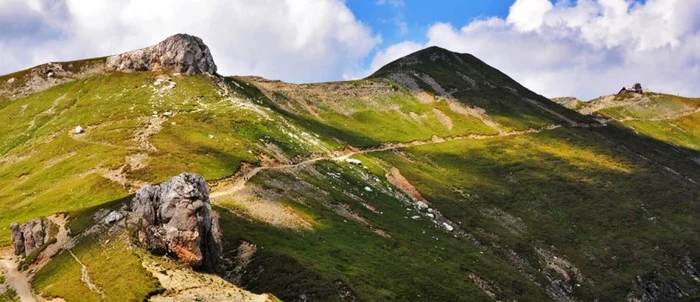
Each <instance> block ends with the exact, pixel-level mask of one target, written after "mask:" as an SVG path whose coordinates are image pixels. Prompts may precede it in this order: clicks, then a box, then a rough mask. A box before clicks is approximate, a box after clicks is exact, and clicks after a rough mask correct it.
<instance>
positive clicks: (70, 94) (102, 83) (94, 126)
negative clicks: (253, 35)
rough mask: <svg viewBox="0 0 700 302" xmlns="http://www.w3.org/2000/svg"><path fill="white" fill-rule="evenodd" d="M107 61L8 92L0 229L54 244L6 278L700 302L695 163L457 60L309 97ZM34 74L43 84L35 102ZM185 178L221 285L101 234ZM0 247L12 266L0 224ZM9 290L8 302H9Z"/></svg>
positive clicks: (207, 292) (103, 291) (87, 292)
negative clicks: (200, 209) (199, 193)
mask: <svg viewBox="0 0 700 302" xmlns="http://www.w3.org/2000/svg"><path fill="white" fill-rule="evenodd" d="M200 42H201V40H200ZM200 46H201V45H200ZM204 52H205V53H206V51H204ZM122 57H129V56H122ZM204 59H205V60H206V61H207V62H209V58H207V57H204ZM107 61H109V59H97V60H96V61H95V60H91V61H80V62H69V63H56V64H60V65H61V66H74V67H75V66H92V67H90V68H89V70H88V69H77V70H75V71H74V72H72V73H71V74H66V75H65V76H63V78H62V79H65V80H61V81H58V80H57V81H53V80H52V79H54V77H57V76H56V75H54V76H52V77H49V76H48V74H47V73H45V72H36V70H41V68H43V67H41V66H40V67H37V68H39V69H36V68H35V69H31V70H29V71H24V72H20V73H15V74H12V75H8V76H3V77H2V78H1V79H2V82H0V95H2V99H0V120H3V121H8V122H7V123H2V124H0V186H2V187H3V188H4V189H3V190H2V191H1V192H0V209H1V211H2V213H3V214H2V215H1V216H0V225H4V226H9V225H10V223H12V222H19V223H25V222H27V221H29V220H30V219H32V218H41V217H48V218H47V219H48V220H47V221H49V222H47V225H50V226H51V227H50V230H49V231H48V232H47V237H50V238H54V240H51V241H47V243H46V244H45V245H44V246H42V247H41V249H38V250H37V252H34V253H31V254H30V255H24V257H22V256H18V257H14V258H12V259H17V260H18V261H22V262H21V263H19V264H20V265H19V266H20V268H19V269H13V268H12V267H10V266H7V268H6V271H7V273H6V275H8V276H9V275H17V274H19V275H21V276H25V275H26V276H28V277H29V278H30V279H31V280H30V281H29V282H30V284H31V287H32V292H30V293H28V294H29V295H41V296H43V297H60V298H63V299H65V300H66V301H86V300H119V301H136V300H143V299H144V298H148V299H152V300H156V301H157V300H158V299H169V298H172V299H184V300H187V299H193V298H192V297H198V299H204V300H207V299H208V300H217V299H221V297H236V298H231V299H237V300H238V299H240V300H244V299H247V300H249V301H265V300H274V299H276V298H279V299H281V300H284V301H376V300H410V301H417V300H425V301H482V300H483V301H490V300H499V301H503V300H509V301H512V300H518V301H544V300H554V301H589V300H596V299H598V300H606V301H607V300H615V301H617V300H625V299H627V300H632V301H635V300H639V301H669V300H689V299H693V298H697V297H698V296H699V295H700V292H699V291H698V288H699V286H700V272H699V271H698V269H697V268H698V266H699V265H700V252H699V251H700V239H699V238H700V228H698V225H697V223H695V221H697V219H698V218H700V217H698V216H699V215H700V214H698V213H700V211H698V210H700V189H699V188H698V184H697V182H698V181H700V172H698V169H697V168H696V166H695V165H697V163H696V162H693V161H692V160H690V159H689V158H693V157H694V156H695V157H697V150H696V149H693V148H691V147H688V148H681V147H677V146H671V145H668V144H667V143H665V142H662V141H659V140H656V139H654V137H649V136H640V135H637V134H635V133H634V132H632V131H629V130H628V129H627V128H625V127H621V125H620V124H617V123H612V124H609V125H607V126H604V125H603V124H600V123H598V122H596V121H595V120H594V119H592V118H591V117H589V116H585V115H580V114H578V113H576V112H574V111H570V110H568V109H566V108H564V107H562V106H560V105H558V104H556V103H554V102H551V101H550V100H548V99H546V98H544V97H542V96H539V95H537V94H536V93H534V92H531V91H529V90H527V89H526V88H524V87H522V86H521V85H519V84H518V83H516V82H515V81H513V80H512V79H510V78H509V77H508V76H506V75H504V74H503V73H501V72H499V71H498V70H496V69H494V68H492V67H490V66H488V65H486V64H485V63H484V62H481V61H480V60H478V59H477V58H475V57H473V56H471V55H468V54H456V53H452V52H449V51H447V50H444V49H440V48H436V47H432V48H428V49H425V50H422V51H419V52H417V53H414V54H411V55H409V56H407V57H404V58H402V59H399V60H397V61H395V62H392V63H390V64H388V65H387V66H385V67H383V68H382V69H380V70H379V71H378V72H377V73H375V74H374V75H372V76H370V77H368V78H367V79H363V80H358V81H351V82H331V83H317V84H289V83H284V82H280V81H272V80H266V79H262V78H258V77H236V76H234V77H222V76H218V75H211V74H206V73H194V74H193V75H186V74H185V73H183V72H181V70H174V69H171V68H162V67H159V68H150V66H149V67H148V68H141V69H146V70H144V71H132V70H124V71H116V70H113V69H112V68H109V67H108V66H107V65H104V64H105V63H104V62H107ZM101 64H102V65H101ZM212 65H213V61H212ZM125 66H128V64H127V65H125ZM169 66H171V65H169ZM172 66H180V65H172ZM208 66H209V65H208ZM178 68H179V67H178ZM214 68H215V67H214ZM185 69H187V68H185ZM95 70H96V71H95ZM27 75H31V76H32V77H34V76H38V77H42V78H41V80H42V81H44V82H46V83H48V84H46V85H44V86H42V87H38V88H27V87H30V86H31V85H29V86H27V84H26V83H28V82H27V80H26V77H27ZM11 78H15V80H14V81H11V83H10V82H8V81H9V79H11ZM37 81H38V80H37ZM18 83H20V84H18ZM42 83H43V82H42ZM684 110H685V109H684ZM683 112H685V111H683ZM623 123H625V122H624V121H623ZM78 126H80V128H79V129H76V128H77V127H78ZM182 172H191V173H197V174H201V175H202V176H204V178H205V179H206V180H207V182H208V185H209V187H210V188H211V194H210V198H211V203H212V204H213V208H214V209H215V210H216V211H217V212H218V213H219V216H220V224H221V231H222V233H223V237H222V244H223V254H224V261H223V264H222V265H221V266H220V267H218V268H217V269H216V270H214V271H213V272H212V273H214V274H215V275H210V274H204V273H202V272H197V271H192V270H191V269H189V268H187V267H186V266H184V265H182V264H179V263H177V262H176V261H175V260H174V258H173V257H170V258H167V257H166V258H162V257H154V256H153V255H152V254H151V253H149V252H148V251H146V250H144V249H142V248H140V247H138V246H137V245H135V244H134V243H133V242H134V237H135V236H134V234H133V232H132V230H130V229H129V228H128V227H125V226H124V225H123V224H121V223H116V224H112V223H107V222H105V221H106V219H107V220H109V217H108V216H109V215H110V212H112V211H114V213H122V214H126V213H128V212H129V209H128V207H129V206H130V202H131V200H132V198H133V193H134V192H135V191H136V190H137V189H138V188H140V187H141V186H143V185H145V184H150V183H159V182H163V181H166V180H168V179H169V178H171V177H173V176H175V175H178V174H180V173H182ZM56 213H67V216H65V217H64V215H63V214H59V215H54V214H56ZM52 242H53V243H52ZM0 245H2V246H5V247H7V248H6V249H3V255H6V254H8V255H9V254H10V253H11V248H10V245H11V240H10V230H9V229H8V228H6V227H4V228H2V229H0ZM171 256H173V255H171ZM5 258H6V259H10V257H9V256H6V257H5ZM18 258H19V259H18ZM8 261H9V262H8ZM3 263H9V264H12V263H13V262H12V261H10V260H6V261H4V262H3ZM22 269H24V270H22ZM13 280H14V279H13ZM114 280H118V281H114ZM0 283H6V282H5V281H3V282H0ZM7 283H8V285H6V286H3V287H0V290H6V289H7V291H6V294H7V296H12V292H11V291H12V290H13V289H17V288H19V289H21V288H22V287H21V286H17V283H14V281H13V283H12V284H10V283H9V282H7ZM26 283H27V281H26V280H25V281H24V284H25V285H26ZM18 284H22V280H19V281H18ZM183 284H193V285H192V286H191V287H186V286H184V285H183ZM238 287H240V288H242V289H243V290H241V289H239V288H238ZM264 293H270V294H271V295H267V294H264ZM21 294H23V295H27V293H26V292H22V293H21ZM232 295H234V296H232Z"/></svg>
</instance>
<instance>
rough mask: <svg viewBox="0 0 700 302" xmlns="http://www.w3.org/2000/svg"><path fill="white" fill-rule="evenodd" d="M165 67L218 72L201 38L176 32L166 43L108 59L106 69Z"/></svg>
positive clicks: (198, 71)
mask: <svg viewBox="0 0 700 302" xmlns="http://www.w3.org/2000/svg"><path fill="white" fill-rule="evenodd" d="M162 68H167V69H174V70H175V71H176V72H182V73H186V74H190V75H192V74H201V73H208V74H216V64H215V63H214V58H212V56H211V52H210V51H209V47H207V45H205V44H204V42H203V41H202V39H200V38H198V37H195V36H191V35H187V34H176V35H173V36H170V37H168V38H167V39H165V40H164V41H163V42H160V43H158V44H156V45H153V46H149V47H146V48H142V49H137V50H134V51H129V52H125V53H122V54H118V55H114V56H111V57H108V58H107V69H112V70H120V71H146V70H159V69H162Z"/></svg>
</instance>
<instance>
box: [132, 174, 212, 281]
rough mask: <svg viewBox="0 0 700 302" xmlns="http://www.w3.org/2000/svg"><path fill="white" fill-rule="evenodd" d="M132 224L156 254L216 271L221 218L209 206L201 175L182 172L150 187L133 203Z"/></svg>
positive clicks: (145, 188) (138, 234)
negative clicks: (172, 255) (171, 256)
mask: <svg viewBox="0 0 700 302" xmlns="http://www.w3.org/2000/svg"><path fill="white" fill-rule="evenodd" d="M131 211H132V213H131V217H130V218H129V225H131V226H134V227H135V228H136V232H135V237H136V238H135V239H136V240H137V241H138V243H140V244H141V245H142V246H144V247H145V248H147V249H149V250H150V251H152V252H155V253H170V254H174V255H176V256H177V258H178V259H179V260H180V261H181V262H183V263H185V264H187V265H189V266H191V267H194V268H203V269H205V270H214V269H215V268H216V267H217V265H218V264H219V262H220V260H221V253H222V251H221V230H220V228H219V216H218V214H217V213H216V212H214V211H213V210H212V209H211V204H210V203H209V186H208V185H207V183H206V181H205V180H204V178H203V177H202V176H200V175H196V174H190V173H183V174H180V175H178V176H175V177H173V178H172V179H170V180H168V181H166V182H164V183H162V184H160V185H147V186H144V187H142V188H141V189H140V190H138V191H137V192H136V196H135V197H134V199H133V200H132V203H131Z"/></svg>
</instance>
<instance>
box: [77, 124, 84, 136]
mask: <svg viewBox="0 0 700 302" xmlns="http://www.w3.org/2000/svg"><path fill="white" fill-rule="evenodd" d="M84 131H85V129H83V127H81V126H77V127H75V134H81V133H83V132H84Z"/></svg>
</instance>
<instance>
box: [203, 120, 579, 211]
mask: <svg viewBox="0 0 700 302" xmlns="http://www.w3.org/2000/svg"><path fill="white" fill-rule="evenodd" d="M560 127H561V125H546V126H544V127H541V128H531V129H526V130H515V131H508V132H500V133H498V134H494V135H483V134H469V135H463V136H453V137H433V138H432V139H429V140H419V141H412V142H408V143H385V144H382V145H380V146H378V147H371V148H367V149H361V150H356V151H349V152H344V153H343V154H341V155H328V156H321V157H315V158H311V159H307V160H304V161H301V162H298V163H294V164H284V165H274V166H263V167H256V168H253V169H252V170H250V171H247V172H245V173H243V174H242V175H236V176H234V177H233V179H232V180H233V181H232V184H231V185H228V186H225V187H223V188H222V189H219V190H215V191H213V192H212V193H211V195H210V197H211V198H212V199H216V198H217V197H221V196H224V195H229V194H232V193H235V192H238V191H240V190H242V189H243V188H244V187H245V185H246V183H247V182H248V180H250V179H251V178H252V177H253V176H255V175H256V174H258V173H259V172H260V171H263V170H283V169H292V168H298V167H303V166H306V165H310V164H313V163H316V162H319V161H323V160H344V159H347V158H349V157H351V156H353V155H358V154H367V153H374V152H383V151H389V150H395V149H400V148H406V147H415V146H423V145H431V144H438V143H444V142H448V141H456V140H470V139H473V140H482V139H490V138H496V137H505V136H518V135H525V134H533V133H539V132H542V131H547V130H553V129H557V128H560ZM572 127H577V126H572Z"/></svg>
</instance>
